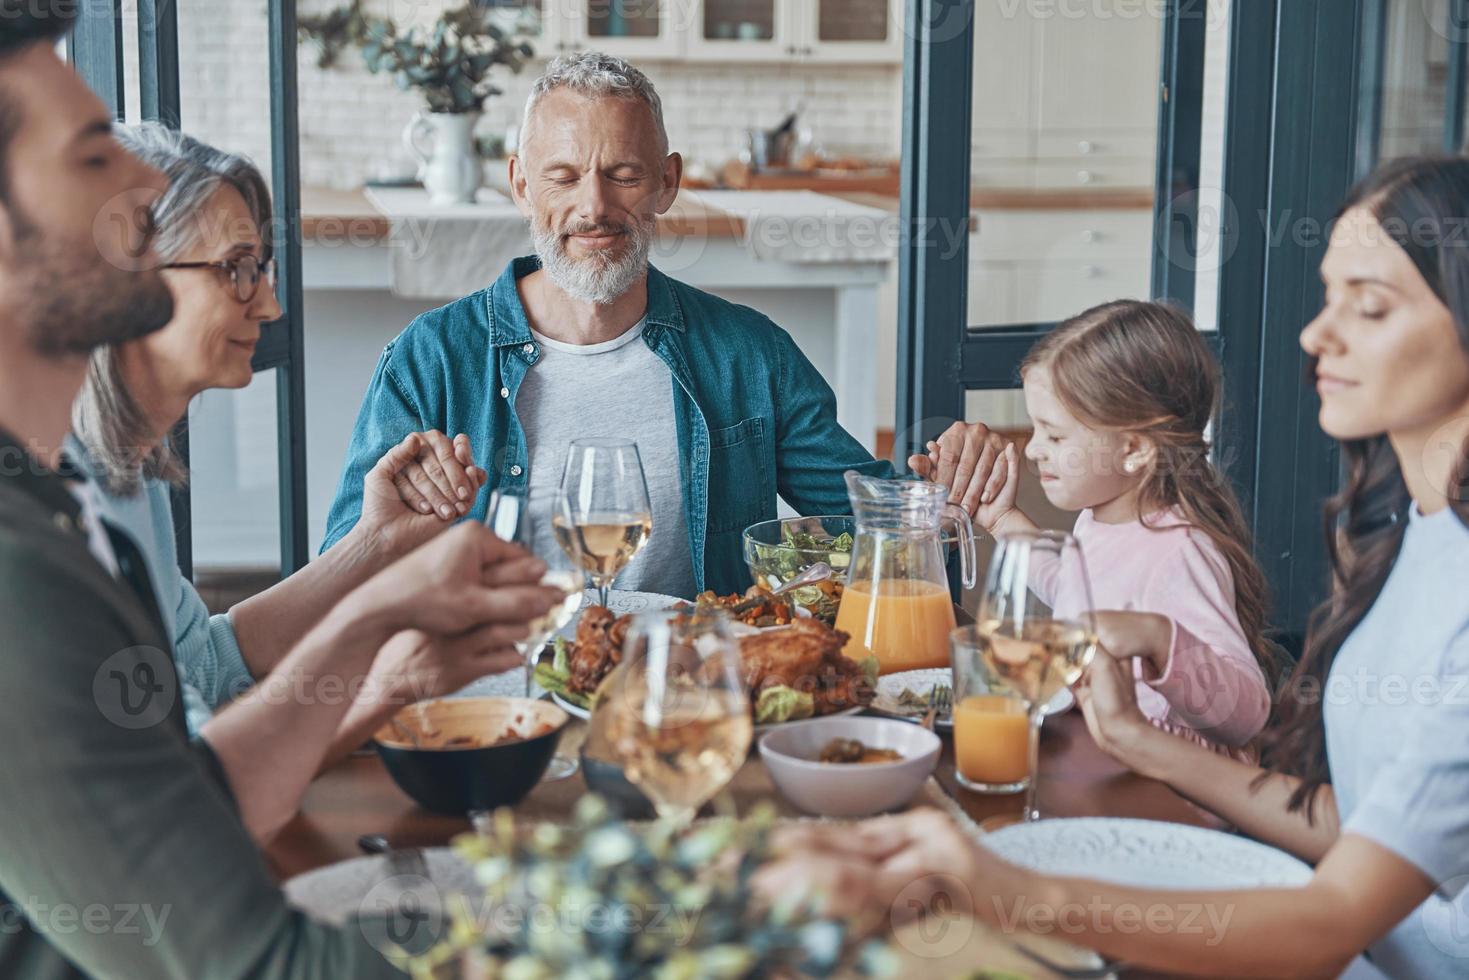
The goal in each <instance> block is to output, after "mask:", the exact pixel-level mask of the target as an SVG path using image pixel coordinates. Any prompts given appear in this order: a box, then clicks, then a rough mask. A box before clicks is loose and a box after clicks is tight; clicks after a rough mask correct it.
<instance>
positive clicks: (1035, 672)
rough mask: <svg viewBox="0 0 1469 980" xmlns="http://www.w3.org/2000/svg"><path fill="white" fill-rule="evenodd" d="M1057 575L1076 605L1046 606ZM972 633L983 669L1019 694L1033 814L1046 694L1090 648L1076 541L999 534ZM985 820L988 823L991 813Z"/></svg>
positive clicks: (1077, 671) (1077, 676)
mask: <svg viewBox="0 0 1469 980" xmlns="http://www.w3.org/2000/svg"><path fill="white" fill-rule="evenodd" d="M1063 577H1064V578H1065V579H1066V580H1067V581H1069V582H1074V583H1078V584H1079V590H1078V592H1079V594H1080V595H1081V596H1083V597H1084V598H1083V601H1082V603H1081V605H1082V608H1079V609H1063V610H1056V609H1053V608H1052V606H1051V601H1052V598H1053V597H1052V596H1051V591H1050V590H1051V589H1052V588H1054V586H1055V583H1056V582H1057V581H1058V580H1059V579H1061V578H1063ZM973 638H974V643H975V645H976V647H977V649H978V653H979V657H980V660H981V661H982V662H983V666H984V668H985V670H986V672H987V673H988V674H989V675H990V676H991V677H992V678H993V679H994V680H995V682H996V683H997V684H998V685H999V686H1001V687H1003V688H1004V689H1007V690H1008V691H1009V692H1010V693H1012V694H1014V695H1015V696H1017V697H1019V698H1022V699H1023V700H1024V701H1025V702H1026V707H1027V712H1028V714H1029V719H1030V725H1031V728H1032V731H1031V738H1030V749H1029V751H1030V766H1029V771H1030V781H1029V782H1028V783H1027V785H1026V788H1025V809H1024V811H1023V814H1022V816H1021V819H1022V820H1027V821H1029V820H1039V819H1040V816H1041V815H1040V811H1039V810H1038V809H1037V807H1036V784H1037V783H1038V782H1039V778H1038V777H1039V767H1040V757H1039V745H1040V738H1039V729H1040V726H1041V723H1042V722H1043V721H1044V720H1045V714H1044V711H1045V706H1046V702H1047V701H1049V700H1050V699H1051V698H1052V697H1053V696H1055V694H1056V693H1057V692H1058V691H1060V690H1061V688H1063V687H1069V686H1070V685H1072V684H1075V683H1076V682H1077V681H1079V680H1081V675H1082V674H1083V673H1084V672H1085V671H1086V668H1087V665H1089V664H1090V663H1091V661H1092V657H1093V656H1095V655H1096V652H1097V628H1096V623H1095V622H1094V620H1093V617H1092V601H1091V582H1090V580H1089V579H1088V578H1087V573H1086V562H1085V560H1084V559H1083V558H1082V554H1081V544H1080V543H1079V542H1078V541H1077V540H1076V539H1075V538H1073V537H1072V536H1071V535H1069V534H1065V533H1062V532H1059V531H1028V532H1021V533H1016V534H1005V535H1001V536H1000V538H999V540H998V541H997V542H996V544H995V550H994V554H993V555H992V556H991V558H990V567H989V574H988V575H987V576H986V578H985V587H984V597H983V600H982V602H981V604H980V611H979V618H978V623H977V625H976V626H975V628H974V634H973ZM985 826H986V828H991V827H992V821H986V823H985Z"/></svg>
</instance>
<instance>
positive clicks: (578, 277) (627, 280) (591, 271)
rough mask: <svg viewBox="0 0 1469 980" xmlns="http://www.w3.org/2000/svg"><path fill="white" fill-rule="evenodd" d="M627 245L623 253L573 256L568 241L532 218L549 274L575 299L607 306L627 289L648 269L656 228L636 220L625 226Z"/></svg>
mask: <svg viewBox="0 0 1469 980" xmlns="http://www.w3.org/2000/svg"><path fill="white" fill-rule="evenodd" d="M626 230H627V247H626V248H625V249H623V250H622V252H621V255H620V256H619V255H617V254H612V255H607V256H602V255H596V254H594V255H591V256H588V257H587V258H585V259H574V258H572V257H571V256H570V255H568V254H567V252H566V240H565V238H564V237H563V236H562V234H561V233H560V232H557V231H553V230H551V229H550V228H547V227H545V226H544V225H542V224H541V223H540V222H539V221H538V220H536V219H532V220H531V223H530V232H531V241H532V242H533V243H534V244H535V249H536V255H537V256H538V257H539V258H540V260H541V268H542V269H544V270H545V272H546V275H547V276H549V277H550V278H551V281H552V282H553V283H555V284H556V286H557V288H559V289H561V290H562V292H565V293H566V294H567V295H569V296H571V297H572V298H573V299H578V300H581V301H582V302H583V303H596V304H597V305H598V306H608V305H610V304H612V303H613V302H615V301H616V300H617V298H618V297H620V296H621V295H622V294H623V293H625V292H627V291H628V290H629V289H631V288H632V286H633V285H634V284H635V283H636V282H637V281H638V280H639V279H641V278H642V277H643V275H644V274H646V273H647V271H648V256H649V255H650V254H651V253H652V251H653V228H652V227H651V226H649V225H643V224H639V223H638V222H633V223H631V224H629V225H627V226H626Z"/></svg>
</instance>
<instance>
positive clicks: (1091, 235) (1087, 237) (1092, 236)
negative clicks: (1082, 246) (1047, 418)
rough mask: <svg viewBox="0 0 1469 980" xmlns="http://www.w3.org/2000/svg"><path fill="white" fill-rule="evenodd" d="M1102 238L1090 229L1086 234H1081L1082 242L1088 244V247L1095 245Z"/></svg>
mask: <svg viewBox="0 0 1469 980" xmlns="http://www.w3.org/2000/svg"><path fill="white" fill-rule="evenodd" d="M1101 237H1102V236H1101V235H1098V234H1097V233H1096V232H1094V231H1092V230H1091V229H1090V228H1088V229H1087V230H1086V231H1084V232H1082V233H1081V240H1082V241H1083V242H1086V243H1087V244H1088V245H1091V244H1094V243H1095V242H1096V241H1098V240H1099V239H1100V238H1101Z"/></svg>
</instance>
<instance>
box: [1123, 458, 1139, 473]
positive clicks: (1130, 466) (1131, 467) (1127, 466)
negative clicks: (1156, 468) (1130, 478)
mask: <svg viewBox="0 0 1469 980" xmlns="http://www.w3.org/2000/svg"><path fill="white" fill-rule="evenodd" d="M1122 469H1123V470H1124V471H1125V472H1127V473H1128V474H1132V473H1136V472H1137V460H1135V459H1129V460H1127V461H1126V462H1124V463H1123V464H1122Z"/></svg>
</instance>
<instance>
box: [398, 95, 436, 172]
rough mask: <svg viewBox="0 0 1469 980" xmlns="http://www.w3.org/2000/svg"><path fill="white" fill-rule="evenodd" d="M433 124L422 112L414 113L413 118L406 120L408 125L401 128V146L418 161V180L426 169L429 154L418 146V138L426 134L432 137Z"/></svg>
mask: <svg viewBox="0 0 1469 980" xmlns="http://www.w3.org/2000/svg"><path fill="white" fill-rule="evenodd" d="M432 131H433V124H432V123H430V122H429V119H428V116H427V114H425V113H424V112H423V111H422V110H420V111H418V112H415V113H414V114H413V118H412V119H410V120H408V125H407V126H405V127H403V146H404V147H405V148H406V149H407V150H408V152H409V153H410V154H412V155H413V159H415V160H417V161H418V179H419V180H422V179H423V174H424V171H425V170H426V169H428V161H429V154H428V152H427V151H425V150H424V149H423V148H422V147H421V146H419V136H420V135H421V134H422V133H424V132H428V133H429V134H430V135H432Z"/></svg>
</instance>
